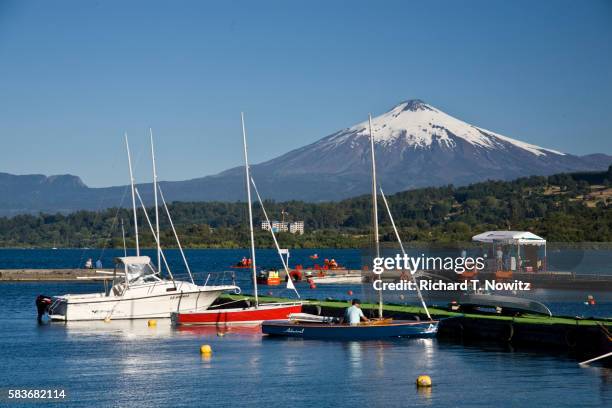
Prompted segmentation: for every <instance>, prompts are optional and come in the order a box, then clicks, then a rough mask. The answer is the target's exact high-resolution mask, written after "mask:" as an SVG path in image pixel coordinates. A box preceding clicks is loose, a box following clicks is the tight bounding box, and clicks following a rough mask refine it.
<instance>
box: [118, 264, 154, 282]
mask: <svg viewBox="0 0 612 408" xmlns="http://www.w3.org/2000/svg"><path fill="white" fill-rule="evenodd" d="M125 267H126V271H127V276H128V281H129V283H134V282H155V281H158V280H159V278H158V277H157V276H155V275H156V274H157V272H156V271H155V269H153V267H152V266H151V265H150V264H127V265H126V266H125Z"/></svg>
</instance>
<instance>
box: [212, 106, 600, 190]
mask: <svg viewBox="0 0 612 408" xmlns="http://www.w3.org/2000/svg"><path fill="white" fill-rule="evenodd" d="M364 116H365V118H364V119H365V120H364V121H362V122H360V123H357V124H356V125H353V126H350V127H348V128H345V129H342V130H339V131H337V132H335V133H332V134H331V135H329V136H327V137H324V138H323V139H321V140H319V141H317V142H315V143H312V144H310V145H307V146H304V147H302V148H299V149H296V150H293V151H291V152H289V153H286V154H284V155H282V156H280V157H277V158H275V159H273V160H270V161H268V162H265V163H261V164H258V165H256V166H253V168H254V170H253V173H254V174H255V175H256V176H257V177H258V178H259V179H263V180H264V182H266V181H269V182H270V188H271V189H272V190H274V193H273V195H271V196H272V197H273V198H277V199H289V198H301V199H306V200H317V199H318V200H325V199H338V198H343V197H350V196H354V195H357V194H363V193H367V192H368V190H369V188H370V187H369V183H370V178H369V177H370V175H369V172H370V168H369V163H370V153H369V150H370V142H369V137H370V136H369V135H370V132H369V124H368V120H367V119H366V118H367V116H366V115H364ZM372 135H373V137H374V141H375V150H376V156H377V167H378V177H379V179H380V180H379V182H380V183H381V185H383V186H385V188H386V190H387V191H389V192H393V191H402V190H407V189H410V188H415V187H427V186H438V185H447V184H455V185H462V184H469V183H473V182H477V181H483V180H487V179H500V180H508V179H513V178H517V177H522V176H530V175H547V174H553V173H561V172H568V171H577V170H601V169H605V168H606V167H607V165H608V164H609V163H607V162H606V163H601V162H598V161H592V160H585V159H582V158H580V157H577V156H573V155H570V154H565V153H562V152H558V151H556V150H552V149H547V148H544V147H540V146H536V145H533V144H530V143H526V142H523V141H519V140H516V139H513V138H510V137H507V136H503V135H500V134H498V133H495V132H492V131H490V130H486V129H483V128H480V127H477V126H474V125H471V124H469V123H466V122H464V121H462V120H460V119H457V118H455V117H453V116H451V115H449V114H447V113H445V112H442V111H441V110H439V109H437V108H435V107H434V106H432V105H430V104H428V103H426V102H423V101H421V100H418V99H414V100H409V101H405V102H401V103H399V104H398V105H396V106H394V107H393V108H392V109H390V110H389V111H387V112H385V113H383V114H381V115H378V116H375V117H373V118H372ZM604 161H605V160H604ZM233 171H234V170H229V171H227V172H224V173H221V174H220V175H219V176H226V175H229V174H231V173H232V172H233ZM260 183H261V182H260Z"/></svg>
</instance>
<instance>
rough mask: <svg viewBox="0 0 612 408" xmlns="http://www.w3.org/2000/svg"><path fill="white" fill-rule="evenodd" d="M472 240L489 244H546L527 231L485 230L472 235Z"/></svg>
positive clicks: (542, 239)
mask: <svg viewBox="0 0 612 408" xmlns="http://www.w3.org/2000/svg"><path fill="white" fill-rule="evenodd" d="M472 241H476V242H486V243H489V244H493V243H500V244H515V245H516V244H518V245H546V240H545V239H544V238H542V237H540V236H537V235H536V234H534V233H532V232H529V231H487V232H483V233H482V234H478V235H474V236H473V237H472Z"/></svg>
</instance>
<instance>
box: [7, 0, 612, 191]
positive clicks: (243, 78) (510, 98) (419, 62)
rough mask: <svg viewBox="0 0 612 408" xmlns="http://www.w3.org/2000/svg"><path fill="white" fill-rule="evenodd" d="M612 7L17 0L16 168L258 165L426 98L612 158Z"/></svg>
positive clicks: (97, 180)
mask: <svg viewBox="0 0 612 408" xmlns="http://www.w3.org/2000/svg"><path fill="white" fill-rule="evenodd" d="M610 44H612V2H609V1H605V0H591V1H582V2H577V1H562V0H554V1H538V2H533V1H512V2H503V1H378V2H374V1H345V2H342V1H307V2H304V1H303V2H297V1H227V2H205V1H178V2H177V1H166V2H159V1H106V0H105V1H85V0H79V1H18V0H15V1H12V0H0V141H1V145H0V171H4V172H11V173H17V174H29V173H43V174H65V173H71V174H76V175H79V176H81V177H82V178H83V180H84V181H85V182H86V183H87V184H89V185H91V186H107V185H116V184H124V183H126V182H128V177H127V168H126V167H127V164H126V160H125V153H124V149H123V144H122V134H123V132H124V131H127V132H128V133H129V135H130V139H131V143H132V144H133V150H134V151H135V156H136V161H137V171H136V177H137V178H138V180H149V179H150V175H149V173H150V171H149V161H148V157H147V156H146V155H147V154H148V152H147V150H146V149H147V146H146V143H147V133H146V132H147V128H148V127H149V126H151V127H153V130H154V133H155V135H156V141H157V148H158V161H159V173H160V178H162V179H165V180H180V179H187V178H193V177H199V176H203V175H207V174H212V173H215V172H218V171H221V170H224V169H227V168H229V167H232V166H235V165H239V164H240V163H241V152H240V147H241V145H240V143H241V139H240V137H241V136H240V111H241V110H244V111H245V114H246V119H247V129H248V133H249V141H250V147H251V156H252V161H253V162H260V161H263V160H266V159H270V158H273V157H275V156H277V155H279V154H281V153H285V152H287V151H289V150H291V149H293V148H297V147H301V146H303V145H305V144H307V143H311V142H314V141H316V140H318V139H320V138H321V137H323V136H326V135H328V134H330V133H332V132H334V131H336V130H339V129H342V128H344V127H347V126H350V125H352V124H354V123H356V122H358V121H362V120H363V119H364V118H365V117H366V115H367V113H368V112H370V111H371V112H372V113H373V114H379V113H382V112H384V111H385V110H387V109H388V108H390V107H392V106H393V105H395V104H396V103H398V102H400V101H402V100H405V99H412V98H420V99H423V100H425V101H427V102H428V103H431V104H432V105H434V106H437V107H438V108H440V109H442V110H444V111H446V112H447V113H449V114H451V115H454V116H457V117H459V118H461V119H463V120H466V121H468V122H470V123H473V124H475V125H479V126H482V127H485V128H488V129H491V130H493V131H496V132H498V133H502V134H505V135H507V136H510V137H513V138H517V139H520V140H524V141H527V142H530V143H535V144H538V145H541V146H545V147H549V148H554V149H559V150H562V151H566V152H570V153H576V154H586V153H592V152H603V153H608V154H610V153H612V51H611V48H610V47H611V45H610Z"/></svg>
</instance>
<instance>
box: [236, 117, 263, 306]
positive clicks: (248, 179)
mask: <svg viewBox="0 0 612 408" xmlns="http://www.w3.org/2000/svg"><path fill="white" fill-rule="evenodd" d="M240 120H241V121H242V145H243V147H244V172H245V175H246V188H247V204H248V207H249V232H250V235H251V266H252V268H253V291H254V295H255V307H258V306H259V296H258V294H257V266H256V264H255V232H254V230H253V208H252V207H251V176H250V175H249V155H248V153H247V142H246V128H245V126H244V112H240Z"/></svg>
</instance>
